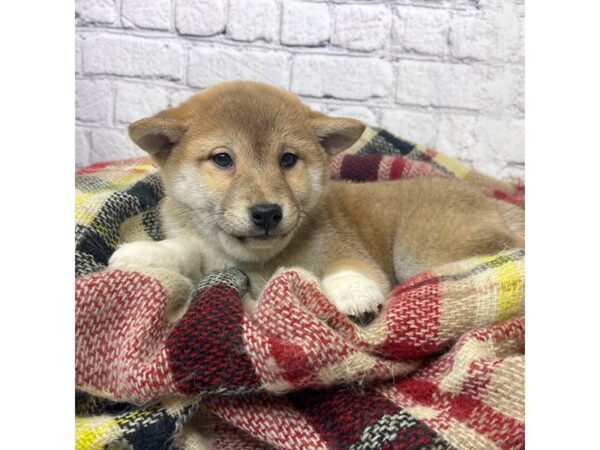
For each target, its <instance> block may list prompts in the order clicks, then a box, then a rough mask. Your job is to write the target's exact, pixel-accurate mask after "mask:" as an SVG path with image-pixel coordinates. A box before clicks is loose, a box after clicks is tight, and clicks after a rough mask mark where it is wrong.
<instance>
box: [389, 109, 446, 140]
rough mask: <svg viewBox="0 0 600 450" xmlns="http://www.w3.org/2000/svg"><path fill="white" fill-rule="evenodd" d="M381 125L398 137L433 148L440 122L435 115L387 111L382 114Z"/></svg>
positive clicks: (394, 110)
mask: <svg viewBox="0 0 600 450" xmlns="http://www.w3.org/2000/svg"><path fill="white" fill-rule="evenodd" d="M380 125H381V126H382V127H383V128H385V129H386V130H388V131H389V132H390V133H392V134H395V135H396V136H398V137H400V138H402V139H406V140H407V141H410V142H414V143H415V144H422V145H427V146H429V147H433V146H434V144H435V140H436V135H437V127H438V121H437V119H436V117H435V116H434V115H433V114H429V113H422V112H416V111H407V110H398V109H387V110H384V111H382V113H381V123H380Z"/></svg>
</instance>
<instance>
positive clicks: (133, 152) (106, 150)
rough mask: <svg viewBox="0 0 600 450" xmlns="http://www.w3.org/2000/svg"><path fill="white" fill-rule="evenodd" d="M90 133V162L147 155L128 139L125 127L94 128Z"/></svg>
mask: <svg viewBox="0 0 600 450" xmlns="http://www.w3.org/2000/svg"><path fill="white" fill-rule="evenodd" d="M90 135H91V142H92V146H91V150H90V163H95V162H98V161H110V160H118V159H126V158H135V157H139V156H147V153H146V152H144V151H143V150H142V149H140V148H139V147H138V146H137V145H135V144H134V143H133V142H132V141H131V139H129V135H128V134H127V130H125V129H123V130H121V129H114V128H94V129H92V130H91V133H90Z"/></svg>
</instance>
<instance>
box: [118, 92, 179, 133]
mask: <svg viewBox="0 0 600 450" xmlns="http://www.w3.org/2000/svg"><path fill="white" fill-rule="evenodd" d="M168 107H169V92H168V91H167V90H166V89H165V88H163V87H162V86H153V85H144V84H138V83H119V84H118V85H117V93H116V108H115V120H116V121H117V122H120V123H125V124H130V123H132V122H134V121H136V120H138V119H142V118H144V117H148V116H153V115H154V114H156V113H158V112H160V111H162V110H163V109H166V108H168Z"/></svg>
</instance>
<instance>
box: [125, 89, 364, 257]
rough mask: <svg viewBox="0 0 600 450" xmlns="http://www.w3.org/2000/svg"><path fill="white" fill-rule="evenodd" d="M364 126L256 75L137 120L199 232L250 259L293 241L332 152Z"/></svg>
mask: <svg viewBox="0 0 600 450" xmlns="http://www.w3.org/2000/svg"><path fill="white" fill-rule="evenodd" d="M363 131H364V125H363V124H362V123H361V122H359V121H357V120H354V119H343V118H330V117H327V116H325V115H323V114H320V113H316V112H313V111H311V110H310V109H309V108H308V107H307V106H306V105H304V104H303V103H302V102H301V101H300V100H299V99H298V98H297V97H296V96H294V95H292V94H290V93H288V92H286V91H283V90H281V89H278V88H275V87H273V86H269V85H266V84H261V83H253V82H228V83H222V84H219V85H216V86H213V87H211V88H209V89H206V90H204V91H202V92H201V93H199V94H196V95H194V96H192V97H191V98H190V99H189V100H187V101H186V102H184V103H182V104H181V105H179V106H178V107H176V108H172V109H169V110H166V111H162V112H161V113H159V114H157V115H155V116H153V117H149V118H146V119H142V120H139V121H137V122H135V123H133V124H131V126H130V127H129V134H130V136H131V138H132V139H133V141H134V142H135V143H136V144H137V145H139V146H140V147H141V148H143V149H144V150H146V151H147V152H148V153H150V154H151V155H152V156H153V158H154V159H155V160H156V161H157V162H158V163H159V164H160V166H161V176H162V178H163V181H164V184H165V189H166V192H167V195H169V196H171V197H172V198H174V199H175V200H176V201H177V202H178V203H179V204H180V205H181V206H182V207H183V208H184V210H185V211H186V215H187V216H188V219H190V220H191V221H192V223H193V224H194V225H195V227H196V228H197V229H198V232H199V233H201V234H202V235H203V236H204V237H206V238H209V239H212V240H213V241H215V242H217V243H218V244H219V245H220V246H221V248H222V249H223V250H224V251H225V253H227V254H228V255H229V256H230V257H232V258H235V259H236V260H238V261H245V262H251V261H255V262H256V261H262V260H266V259H268V258H271V257H273V256H274V255H276V254H277V253H279V252H280V251H281V250H283V248H284V247H285V246H286V245H287V244H288V243H289V241H290V240H291V239H292V237H293V235H294V232H295V231H296V229H297V228H298V226H299V225H300V223H302V221H303V220H305V218H306V217H307V216H308V215H310V213H311V210H313V208H314V207H315V206H316V205H317V204H318V203H319V200H320V199H321V196H322V194H323V192H324V188H325V183H326V181H327V179H328V176H329V172H328V166H329V159H330V156H331V155H334V154H336V153H339V152H340V151H342V150H344V149H347V148H349V147H350V146H351V145H352V144H353V143H354V142H355V141H356V140H357V139H358V138H359V137H360V136H361V134H362V132H363Z"/></svg>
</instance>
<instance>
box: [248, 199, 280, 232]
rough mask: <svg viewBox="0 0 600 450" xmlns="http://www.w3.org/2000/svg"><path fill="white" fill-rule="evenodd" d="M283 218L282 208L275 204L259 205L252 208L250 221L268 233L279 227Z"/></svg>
mask: <svg viewBox="0 0 600 450" xmlns="http://www.w3.org/2000/svg"><path fill="white" fill-rule="evenodd" d="M282 217H283V212H282V211H281V206H279V205H276V204H275V203H258V204H256V205H254V206H253V207H251V208H250V219H251V220H252V222H253V223H254V225H256V226H257V227H259V228H262V229H263V230H265V231H267V232H268V231H269V230H272V229H273V228H275V227H276V226H277V225H279V222H281V218H282Z"/></svg>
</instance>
